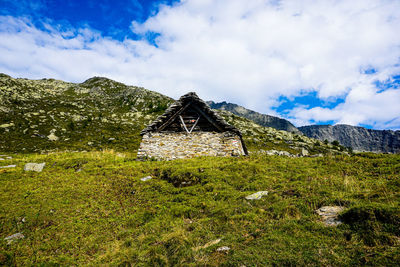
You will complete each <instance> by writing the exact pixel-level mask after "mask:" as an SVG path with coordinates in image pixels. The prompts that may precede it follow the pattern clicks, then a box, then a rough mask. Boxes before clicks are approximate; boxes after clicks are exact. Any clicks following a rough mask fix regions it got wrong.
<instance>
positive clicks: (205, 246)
mask: <svg viewBox="0 0 400 267" xmlns="http://www.w3.org/2000/svg"><path fill="white" fill-rule="evenodd" d="M219 242H221V238H218V239H216V240H213V241H210V242H208V243H206V244H205V245H203V246H198V247H195V248H192V250H193V251H198V250H200V249H204V248H208V247H211V246H213V245H216V244H218V243H219Z"/></svg>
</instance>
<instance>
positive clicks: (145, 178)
mask: <svg viewBox="0 0 400 267" xmlns="http://www.w3.org/2000/svg"><path fill="white" fill-rule="evenodd" d="M152 178H153V177H151V176H146V177H143V178H140V180H141V181H143V182H146V181H147V180H151V179H152Z"/></svg>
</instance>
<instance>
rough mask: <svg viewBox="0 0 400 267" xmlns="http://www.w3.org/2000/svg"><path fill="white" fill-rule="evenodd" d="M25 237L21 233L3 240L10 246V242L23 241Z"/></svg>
mask: <svg viewBox="0 0 400 267" xmlns="http://www.w3.org/2000/svg"><path fill="white" fill-rule="evenodd" d="M24 238H25V236H24V235H23V234H21V233H16V234H13V235H10V236H7V237H6V238H4V240H5V241H7V244H8V245H9V244H11V243H12V242H14V241H16V240H18V239H24Z"/></svg>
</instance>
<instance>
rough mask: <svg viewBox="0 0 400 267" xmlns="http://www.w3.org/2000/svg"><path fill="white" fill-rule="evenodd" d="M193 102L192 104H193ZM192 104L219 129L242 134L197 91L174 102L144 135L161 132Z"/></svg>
mask: <svg viewBox="0 0 400 267" xmlns="http://www.w3.org/2000/svg"><path fill="white" fill-rule="evenodd" d="M191 104H192V105H191ZM189 106H192V107H194V108H196V109H197V110H198V111H199V113H201V115H203V117H205V118H206V119H207V120H208V121H209V122H210V123H211V124H213V125H214V126H215V127H216V128H217V129H219V130H220V131H221V132H226V131H230V132H234V133H236V134H237V135H239V136H240V137H241V136H242V134H241V133H240V131H239V130H238V129H237V128H235V127H233V126H232V125H229V124H228V123H227V122H226V121H225V120H224V119H223V118H221V117H220V116H219V115H218V114H217V113H215V111H213V110H212V109H211V108H210V106H209V105H207V103H206V102H204V101H203V100H201V99H200V98H199V97H198V96H197V94H196V93H194V92H190V93H187V94H186V95H183V96H181V98H179V100H177V101H176V102H175V103H173V104H172V105H171V106H169V107H168V108H167V110H166V111H165V112H164V114H162V115H161V116H159V117H158V118H157V119H155V120H154V121H153V122H152V123H151V124H149V125H148V126H147V127H146V128H145V129H144V130H143V131H141V133H140V134H141V135H144V134H146V133H149V132H159V131H161V130H162V129H163V128H165V126H167V125H168V124H169V123H170V122H172V121H173V119H174V118H175V117H176V116H177V115H179V114H180V113H182V112H183V111H184V110H185V109H186V108H188V107H189Z"/></svg>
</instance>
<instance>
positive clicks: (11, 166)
mask: <svg viewBox="0 0 400 267" xmlns="http://www.w3.org/2000/svg"><path fill="white" fill-rule="evenodd" d="M15 167H17V165H7V166H0V169H5V168H15Z"/></svg>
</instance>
